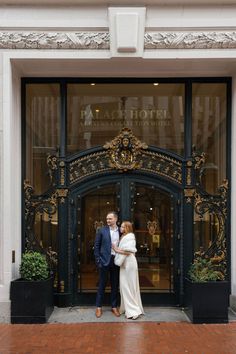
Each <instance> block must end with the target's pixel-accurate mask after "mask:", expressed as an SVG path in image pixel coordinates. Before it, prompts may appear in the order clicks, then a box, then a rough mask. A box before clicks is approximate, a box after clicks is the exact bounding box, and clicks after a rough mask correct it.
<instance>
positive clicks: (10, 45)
mask: <svg viewBox="0 0 236 354" xmlns="http://www.w3.org/2000/svg"><path fill="white" fill-rule="evenodd" d="M144 48H145V49H235V48H236V31H231V32H230V31H228V32H220V31H212V32H210V31H209V32H203V31H201V32H200V31H195V32H187V31H186V32H179V31H175V32H174V31H172V32H171V31H169V32H146V33H145V36H144ZM0 49H107V50H109V49H110V35H109V32H108V31H100V32H90V31H86V32H85V31H84V32H45V31H44V32H41V31H32V32H30V31H21V32H17V31H9V32H7V31H2V32H0Z"/></svg>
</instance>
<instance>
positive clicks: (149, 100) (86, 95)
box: [67, 82, 185, 155]
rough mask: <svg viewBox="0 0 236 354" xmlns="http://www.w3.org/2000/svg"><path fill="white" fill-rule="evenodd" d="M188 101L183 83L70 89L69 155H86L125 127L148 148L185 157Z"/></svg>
mask: <svg viewBox="0 0 236 354" xmlns="http://www.w3.org/2000/svg"><path fill="white" fill-rule="evenodd" d="M184 97H185V87H184V84H181V83H158V82H154V83H148V84H137V83H133V84H132V83H114V84H111V83H109V84H95V83H87V84H77V83H76V84H68V86H67V150H68V152H69V153H74V152H78V151H81V150H86V149H89V148H91V147H95V146H98V145H104V143H105V142H107V141H109V140H111V139H112V138H113V137H115V136H117V135H118V133H119V132H120V130H121V129H122V128H124V127H127V128H130V129H131V130H132V132H133V133H134V135H135V136H136V137H137V138H138V139H140V140H141V141H143V142H145V143H146V144H148V145H153V146H158V147H160V148H163V149H167V150H169V151H172V152H175V153H177V154H179V155H183V152H184V101H185V100H184Z"/></svg>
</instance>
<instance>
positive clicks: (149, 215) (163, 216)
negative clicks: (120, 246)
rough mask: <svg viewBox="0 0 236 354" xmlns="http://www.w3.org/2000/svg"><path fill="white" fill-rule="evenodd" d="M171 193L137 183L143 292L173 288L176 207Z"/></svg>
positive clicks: (135, 196) (135, 218) (136, 215)
mask: <svg viewBox="0 0 236 354" xmlns="http://www.w3.org/2000/svg"><path fill="white" fill-rule="evenodd" d="M171 200H172V198H171V195H170V194H169V193H165V192H163V191H160V190H158V189H156V188H155V187H154V186H147V185H141V184H136V185H135V188H134V194H133V200H132V204H133V206H132V211H133V221H134V228H135V235H136V241H137V250H138V251H137V261H138V267H139V277H140V288H141V292H172V291H173V288H174V286H173V234H174V230H173V210H172V208H171Z"/></svg>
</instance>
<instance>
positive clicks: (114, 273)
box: [96, 255, 120, 308]
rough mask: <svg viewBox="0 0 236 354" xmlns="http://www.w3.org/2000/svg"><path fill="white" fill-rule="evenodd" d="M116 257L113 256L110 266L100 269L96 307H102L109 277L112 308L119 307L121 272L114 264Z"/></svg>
mask: <svg viewBox="0 0 236 354" xmlns="http://www.w3.org/2000/svg"><path fill="white" fill-rule="evenodd" d="M114 258H115V256H113V255H112V256H111V260H110V263H109V265H108V266H101V267H100V268H99V282H98V291H97V297H96V307H102V303H103V297H104V293H105V288H106V285H107V280H108V275H110V284H111V307H112V308H114V307H117V305H118V288H119V271H120V268H119V267H118V266H116V265H115V263H114Z"/></svg>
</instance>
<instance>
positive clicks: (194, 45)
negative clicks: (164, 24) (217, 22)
mask: <svg viewBox="0 0 236 354" xmlns="http://www.w3.org/2000/svg"><path fill="white" fill-rule="evenodd" d="M144 48H145V49H235V48H236V32H217V31H214V32H213V31H212V32H199V31H196V32H177V31H176V32H146V33H145V36H144Z"/></svg>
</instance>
